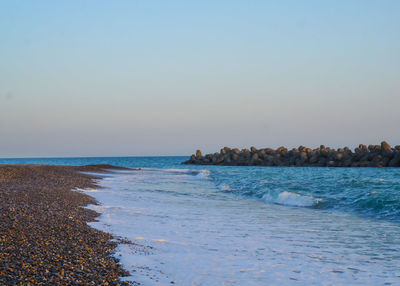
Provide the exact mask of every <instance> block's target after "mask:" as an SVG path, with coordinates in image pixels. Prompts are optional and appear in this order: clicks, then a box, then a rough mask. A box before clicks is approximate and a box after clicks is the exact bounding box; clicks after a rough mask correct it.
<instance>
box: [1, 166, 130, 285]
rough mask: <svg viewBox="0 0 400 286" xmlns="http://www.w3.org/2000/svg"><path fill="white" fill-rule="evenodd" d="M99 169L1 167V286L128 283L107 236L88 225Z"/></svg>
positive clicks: (104, 167)
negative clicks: (85, 191) (84, 190)
mask: <svg viewBox="0 0 400 286" xmlns="http://www.w3.org/2000/svg"><path fill="white" fill-rule="evenodd" d="M111 168H115V167H112V166H107V165H98V166H82V167H74V166H44V165H0V284H1V285H130V284H128V282H123V281H121V280H120V278H121V277H123V276H127V275H129V273H127V272H126V271H124V270H123V269H122V267H121V266H120V265H119V264H118V261H117V260H116V259H115V258H114V257H113V256H112V255H111V254H112V252H113V250H114V249H115V247H116V243H115V242H111V241H110V239H112V236H111V235H110V234H108V233H104V232H101V231H98V230H95V229H93V228H91V227H89V226H88V225H87V222H90V221H93V220H94V219H95V218H96V217H97V216H98V215H99V214H97V213H96V212H94V211H92V210H88V209H85V208H82V207H83V206H86V205H88V204H96V202H95V200H94V199H93V198H91V197H90V196H87V195H85V194H82V193H79V192H76V191H73V189H76V188H96V187H97V186H96V185H95V182H94V180H93V179H94V177H92V176H89V175H86V174H82V173H80V172H81V171H86V172H101V171H105V170H106V169H111Z"/></svg>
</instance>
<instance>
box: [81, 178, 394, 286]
mask: <svg viewBox="0 0 400 286" xmlns="http://www.w3.org/2000/svg"><path fill="white" fill-rule="evenodd" d="M168 172H169V173H168ZM171 172H175V171H173V170H172V171H171V170H168V171H165V170H164V171H159V170H156V171H155V170H153V171H149V172H147V171H144V172H138V171H135V172H132V173H130V174H120V175H118V176H117V175H115V176H114V175H113V176H108V177H106V178H104V179H103V180H102V181H100V185H101V186H102V187H103V188H101V189H100V190H101V192H90V193H89V194H90V195H92V196H93V197H95V198H96V199H97V201H99V202H100V203H101V205H96V206H90V208H92V209H94V210H96V211H98V212H100V213H102V215H101V216H100V217H99V219H98V222H92V223H90V225H91V226H93V227H96V228H99V229H101V230H104V231H107V232H110V233H112V234H113V235H114V236H115V237H122V238H127V239H129V240H131V241H132V242H134V244H133V245H130V244H121V245H119V247H118V248H117V250H116V257H117V258H119V259H120V260H121V263H122V264H123V266H124V267H125V268H126V269H127V270H129V271H131V274H132V275H133V276H132V277H128V278H127V279H128V280H133V281H136V282H139V283H141V284H142V285H172V284H171V282H174V285H210V286H213V285H254V286H261V285H293V284H296V285H321V284H326V285H382V284H383V283H384V282H386V281H393V284H396V283H397V284H399V283H400V277H397V276H396V275H397V274H399V275H400V273H398V268H397V265H399V263H400V259H399V258H396V257H395V256H394V255H393V253H400V227H399V226H396V225H395V224H391V223H389V222H386V223H384V222H377V221H372V220H365V219H362V218H359V217H355V216H352V215H350V214H346V213H340V212H336V213H335V212H332V213H327V212H321V211H318V210H316V209H312V208H288V207H286V206H282V205H277V204H278V203H279V204H286V205H296V206H311V205H312V204H313V203H315V202H316V201H317V199H315V198H313V197H307V196H301V195H299V194H295V193H291V192H282V193H280V194H278V195H277V196H276V198H274V199H270V200H271V201H272V202H274V203H276V204H265V203H263V202H261V201H260V200H256V199H254V198H248V199H245V198H240V197H238V196H234V195H231V194H227V193H225V192H221V191H220V190H219V189H218V188H217V187H216V186H215V185H214V184H213V182H212V180H193V179H192V178H193V177H195V176H197V175H194V176H192V175H188V174H183V175H182V174H180V173H181V172H184V173H185V172H186V173H187V172H188V171H186V170H183V171H177V172H176V173H175V175H173V174H172V173H171ZM265 199H267V197H265ZM338 230H339V231H340V233H339V234H340V235H338ZM382 233H385V234H386V235H387V237H390V240H391V244H390V248H389V247H387V245H385V241H384V240H382V235H381V234H382ZM355 246H357V247H355ZM375 254H377V256H376V255H375ZM378 256H379V257H378ZM377 257H378V258H382V259H381V260H379V263H376V260H374V259H375V258H377ZM353 269H357V271H355V270H353ZM396 271H397V272H396Z"/></svg>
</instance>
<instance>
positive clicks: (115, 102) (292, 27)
mask: <svg viewBox="0 0 400 286" xmlns="http://www.w3.org/2000/svg"><path fill="white" fill-rule="evenodd" d="M399 15H400V1H397V0H393V1H389V0H382V1H369V0H360V1H354V0H338V1H320V0H318V1H312V0H310V1H297V0H296V1H256V0H254V1H232V0H230V1H150V0H149V1H81V0H80V1H40V0H38V1H27V0H25V1H0V157H3V158H4V157H59V156H148V155H190V154H192V153H194V151H195V150H196V149H201V150H202V151H203V153H209V152H216V151H218V150H219V149H220V148H221V147H224V146H230V147H238V148H244V147H250V146H255V147H257V148H262V147H279V146H282V145H283V146H286V147H289V148H292V147H298V146H299V145H304V146H308V147H311V148H315V147H318V146H319V145H320V144H324V145H326V146H331V147H344V146H349V147H350V148H354V147H356V146H358V144H360V143H363V144H379V143H380V142H381V141H382V140H386V141H388V142H389V144H391V145H400V132H399V130H400V129H399V122H400V52H399V51H400V17H399Z"/></svg>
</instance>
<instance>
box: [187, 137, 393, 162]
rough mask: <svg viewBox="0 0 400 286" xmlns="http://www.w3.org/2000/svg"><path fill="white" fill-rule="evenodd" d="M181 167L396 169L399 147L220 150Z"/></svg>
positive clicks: (381, 145) (192, 159)
mask: <svg viewBox="0 0 400 286" xmlns="http://www.w3.org/2000/svg"><path fill="white" fill-rule="evenodd" d="M183 164H195V165H226V166H301V167H303V166H315V167H400V145H397V146H395V147H394V148H392V147H391V146H390V145H389V144H388V143H387V142H385V141H383V142H382V143H381V144H380V145H368V146H367V145H363V144H360V145H359V146H358V147H357V148H355V149H354V151H352V150H350V149H349V148H348V147H344V148H339V149H334V148H329V147H325V146H324V145H321V146H320V147H319V148H316V149H311V148H307V147H304V146H300V147H298V148H293V149H291V150H288V149H287V148H285V147H279V148H278V149H272V148H264V149H257V148H255V147H251V148H250V150H249V149H242V150H239V149H237V148H234V149H232V148H229V147H224V148H222V149H221V151H220V152H219V153H218V152H216V153H214V154H207V155H205V156H203V155H202V153H201V151H200V150H197V151H196V154H193V155H192V156H191V157H190V159H189V160H188V161H186V162H183Z"/></svg>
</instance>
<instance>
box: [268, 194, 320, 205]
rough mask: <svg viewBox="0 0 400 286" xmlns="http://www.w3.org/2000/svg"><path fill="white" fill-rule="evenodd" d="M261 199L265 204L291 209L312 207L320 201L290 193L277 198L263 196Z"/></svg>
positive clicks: (269, 195) (279, 195)
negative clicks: (289, 207) (291, 207)
mask: <svg viewBox="0 0 400 286" xmlns="http://www.w3.org/2000/svg"><path fill="white" fill-rule="evenodd" d="M262 199H263V200H264V201H265V202H267V203H274V204H280V205H285V206H293V207H312V206H314V205H316V204H318V203H319V202H321V199H315V198H314V197H311V196H302V195H299V194H296V193H292V192H287V191H284V192H281V193H279V194H278V196H273V195H271V194H269V193H268V194H265V195H264V196H263V197H262Z"/></svg>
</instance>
